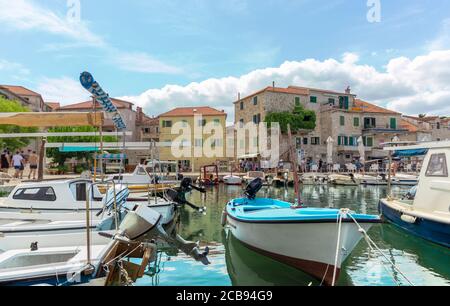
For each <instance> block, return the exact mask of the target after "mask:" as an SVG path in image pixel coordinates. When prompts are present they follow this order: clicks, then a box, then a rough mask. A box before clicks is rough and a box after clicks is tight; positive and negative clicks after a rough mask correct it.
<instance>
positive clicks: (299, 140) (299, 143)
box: [295, 137, 302, 149]
mask: <svg viewBox="0 0 450 306" xmlns="http://www.w3.org/2000/svg"><path fill="white" fill-rule="evenodd" d="M295 146H296V148H297V149H301V148H302V139H301V138H299V137H297V138H295Z"/></svg>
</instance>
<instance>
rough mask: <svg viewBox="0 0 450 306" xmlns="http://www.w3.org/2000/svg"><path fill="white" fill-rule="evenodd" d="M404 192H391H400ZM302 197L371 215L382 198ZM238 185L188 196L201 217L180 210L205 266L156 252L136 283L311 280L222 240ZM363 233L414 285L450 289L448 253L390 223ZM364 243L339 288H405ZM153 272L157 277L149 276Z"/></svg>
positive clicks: (356, 193)
mask: <svg viewBox="0 0 450 306" xmlns="http://www.w3.org/2000/svg"><path fill="white" fill-rule="evenodd" d="M407 190H408V189H405V188H398V189H394V193H396V194H404V193H405V192H406V191H407ZM302 193H303V199H304V201H305V203H306V204H307V205H308V206H310V207H335V208H351V209H353V210H355V211H357V212H360V213H368V214H377V213H378V211H377V205H378V200H379V199H380V198H383V197H385V196H386V188H385V187H362V186H361V187H331V186H306V187H304V188H303V190H302ZM241 195H242V190H241V188H240V187H226V186H220V187H218V188H213V189H210V190H209V191H208V193H207V194H206V195H200V194H199V193H193V194H192V195H191V197H190V201H191V202H192V203H195V204H198V205H203V206H206V207H208V212H207V215H206V216H204V215H201V214H199V213H194V212H192V210H189V209H185V210H184V211H183V213H182V216H181V223H182V224H181V226H180V231H179V233H180V235H182V236H183V237H184V238H186V239H189V240H192V241H201V243H202V245H205V244H206V245H209V246H211V254H210V256H209V259H210V261H211V265H209V266H203V265H201V264H198V263H196V262H194V261H193V260H191V259H190V258H188V257H187V256H184V255H179V256H175V257H173V256H169V255H167V254H161V260H160V262H158V264H157V265H156V266H155V267H153V268H152V269H151V272H149V276H147V277H144V278H143V279H141V280H139V282H138V284H137V285H141V286H148V285H159V286H168V285H169V286H182V285H191V286H214V285H220V286H232V285H244V286H245V285H254V286H258V285H300V286H301V285H309V284H310V283H311V282H312V283H313V284H317V282H316V281H315V280H314V279H312V278H311V277H309V276H308V275H306V274H304V273H302V272H300V271H298V270H295V269H293V268H290V267H288V266H286V265H284V264H280V263H278V262H276V261H273V260H271V259H270V258H267V257H264V256H261V255H259V254H258V253H255V252H253V251H251V250H249V249H247V248H246V247H244V246H243V245H242V244H241V243H240V242H239V241H237V240H236V239H234V238H233V237H232V236H228V237H227V234H226V233H225V231H224V229H223V228H222V226H221V224H220V220H221V215H222V210H223V208H224V206H225V204H226V203H227V202H228V201H229V200H230V199H233V198H236V197H240V196H241ZM259 196H260V197H273V198H278V199H282V200H286V201H294V193H293V190H292V189H289V190H284V189H275V188H267V189H263V190H262V191H261V192H260V194H259ZM369 235H370V236H371V237H372V239H373V240H374V241H375V243H376V244H377V245H378V246H379V247H380V248H381V249H382V250H383V251H384V253H385V254H387V255H388V256H389V257H390V259H391V260H392V261H393V262H395V263H396V265H397V266H398V267H399V268H400V270H401V271H403V272H404V273H405V274H406V276H407V277H408V278H409V279H410V280H411V281H412V282H413V283H414V284H415V285H450V264H449V259H450V250H449V249H447V248H443V247H439V246H436V245H434V244H431V243H428V242H426V241H424V240H421V239H419V238H415V237H411V236H408V235H407V234H406V233H404V232H402V231H401V230H399V229H397V228H396V227H394V226H392V225H386V224H384V225H377V226H375V227H373V228H372V229H371V230H370V232H369ZM384 261H385V260H384V259H383V258H382V257H381V256H379V255H378V254H376V253H373V252H372V253H371V252H370V250H369V248H368V247H367V244H366V243H365V242H364V241H361V243H360V244H359V245H358V246H357V247H356V249H355V250H354V252H353V253H352V255H351V256H350V257H349V259H348V260H347V261H346V263H345V265H344V269H343V273H342V274H341V277H340V280H339V283H340V285H356V286H362V285H378V286H380V285H397V284H400V285H408V283H407V282H406V280H404V279H402V277H401V276H400V275H398V273H396V272H395V271H393V269H392V267H390V266H389V265H387V264H386V263H385V262H384ZM155 272H157V273H155Z"/></svg>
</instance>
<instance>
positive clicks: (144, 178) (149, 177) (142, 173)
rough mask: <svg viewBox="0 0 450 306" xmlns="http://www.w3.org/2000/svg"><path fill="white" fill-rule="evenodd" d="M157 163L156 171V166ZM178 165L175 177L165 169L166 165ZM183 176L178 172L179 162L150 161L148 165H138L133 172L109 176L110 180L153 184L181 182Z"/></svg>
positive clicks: (127, 183)
mask: <svg viewBox="0 0 450 306" xmlns="http://www.w3.org/2000/svg"><path fill="white" fill-rule="evenodd" d="M153 165H155V169H156V170H155V171H154V167H153ZM164 165H166V167H169V166H170V165H176V167H177V168H176V169H177V170H176V175H175V177H170V175H168V174H167V171H165V169H166V168H165V166H164ZM181 178H182V176H181V175H180V174H179V173H178V163H170V162H160V161H154V162H152V161H148V162H147V164H146V165H138V166H137V167H136V168H135V169H134V171H133V173H130V174H128V173H127V174H115V175H111V176H109V177H108V180H111V181H115V182H116V183H120V184H125V185H149V184H150V185H151V184H154V183H155V182H156V184H179V183H180V181H181Z"/></svg>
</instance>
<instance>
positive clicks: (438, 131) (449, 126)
mask: <svg viewBox="0 0 450 306" xmlns="http://www.w3.org/2000/svg"><path fill="white" fill-rule="evenodd" d="M403 119H404V120H405V121H407V122H408V123H409V124H412V125H414V126H417V127H418V128H419V129H420V130H422V131H425V132H427V133H428V135H429V136H428V138H424V139H418V141H422V140H427V141H442V140H450V118H449V117H438V116H423V117H414V116H404V117H403Z"/></svg>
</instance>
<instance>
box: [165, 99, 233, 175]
mask: <svg viewBox="0 0 450 306" xmlns="http://www.w3.org/2000/svg"><path fill="white" fill-rule="evenodd" d="M226 119H227V114H226V113H225V112H224V111H219V110H216V109H214V108H211V107H182V108H176V109H173V110H171V111H169V112H167V113H164V114H162V115H160V116H159V124H160V143H161V145H162V146H161V147H160V149H159V158H160V159H161V160H164V161H179V162H180V164H181V167H182V170H184V171H189V170H190V171H199V170H200V168H201V167H202V166H207V165H212V164H217V163H218V162H220V161H227V160H228V159H227V158H226V146H225V145H226V137H225V135H226ZM180 151H182V152H180ZM180 153H181V155H182V156H180Z"/></svg>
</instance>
